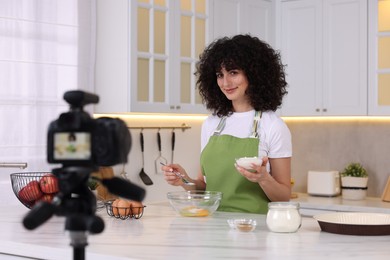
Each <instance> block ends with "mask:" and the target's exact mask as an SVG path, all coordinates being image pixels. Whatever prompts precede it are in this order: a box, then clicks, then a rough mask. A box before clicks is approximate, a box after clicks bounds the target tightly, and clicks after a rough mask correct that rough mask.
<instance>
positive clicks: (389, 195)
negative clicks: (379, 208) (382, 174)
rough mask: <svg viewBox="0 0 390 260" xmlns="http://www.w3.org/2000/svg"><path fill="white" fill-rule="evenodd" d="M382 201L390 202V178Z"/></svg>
mask: <svg viewBox="0 0 390 260" xmlns="http://www.w3.org/2000/svg"><path fill="white" fill-rule="evenodd" d="M382 200H383V201H386V202H390V177H389V178H388V179H387V184H386V187H385V189H384V190H383V194H382Z"/></svg>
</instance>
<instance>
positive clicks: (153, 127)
mask: <svg viewBox="0 0 390 260" xmlns="http://www.w3.org/2000/svg"><path fill="white" fill-rule="evenodd" d="M127 128H128V129H142V130H143V129H181V130H182V131H183V132H184V131H185V130H187V129H190V128H191V126H189V125H187V124H186V123H183V124H181V125H180V126H128V127H127Z"/></svg>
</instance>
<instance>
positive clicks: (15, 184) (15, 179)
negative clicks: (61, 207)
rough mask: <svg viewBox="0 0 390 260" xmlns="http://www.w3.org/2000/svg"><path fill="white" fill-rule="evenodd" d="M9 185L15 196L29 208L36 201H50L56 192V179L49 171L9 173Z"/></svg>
mask: <svg viewBox="0 0 390 260" xmlns="http://www.w3.org/2000/svg"><path fill="white" fill-rule="evenodd" d="M10 177H11V185H12V190H13V191H14V194H15V196H16V197H17V198H18V200H19V201H20V202H21V203H22V204H23V205H24V206H26V207H27V208H29V209H31V208H32V207H33V206H34V205H35V203H37V202H38V201H42V200H43V201H47V202H50V203H51V201H52V200H53V197H54V196H55V195H56V194H57V193H58V190H59V188H58V179H57V177H56V176H54V175H53V174H52V173H50V172H20V173H11V175H10Z"/></svg>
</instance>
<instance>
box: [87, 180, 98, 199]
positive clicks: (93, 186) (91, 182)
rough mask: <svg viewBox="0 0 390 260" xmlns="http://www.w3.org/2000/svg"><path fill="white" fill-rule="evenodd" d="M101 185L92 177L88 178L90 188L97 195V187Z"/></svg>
mask: <svg viewBox="0 0 390 260" xmlns="http://www.w3.org/2000/svg"><path fill="white" fill-rule="evenodd" d="M98 186H99V183H98V182H97V181H96V180H94V179H92V178H89V179H88V188H89V189H90V190H91V191H92V192H93V193H94V194H95V195H97V190H96V189H97V187H98Z"/></svg>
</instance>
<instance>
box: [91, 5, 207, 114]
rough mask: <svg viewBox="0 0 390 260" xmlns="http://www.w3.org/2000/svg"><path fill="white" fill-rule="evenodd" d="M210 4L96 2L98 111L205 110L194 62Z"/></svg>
mask: <svg viewBox="0 0 390 260" xmlns="http://www.w3.org/2000/svg"><path fill="white" fill-rule="evenodd" d="M209 5H210V2H209V1H208V0H204V1H180V0H165V1H149V0H138V1H135V0H134V1H133V0H116V1H110V2H109V3H108V1H105V0H98V1H97V60H96V87H95V88H96V91H97V93H98V94H101V96H102V98H101V100H102V102H100V103H99V104H97V106H96V109H95V111H96V112H97V113H113V112H114V113H115V112H150V113H172V112H173V113H206V112H207V111H206V109H205V107H204V106H203V104H202V102H201V99H200V97H199V95H198V94H197V91H196V89H195V80H196V79H195V77H194V75H193V72H194V71H195V63H196V61H197V57H198V56H199V53H200V52H201V51H202V50H203V49H204V47H205V44H206V42H207V41H208V35H209V34H208V19H209V17H208V12H209Z"/></svg>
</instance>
